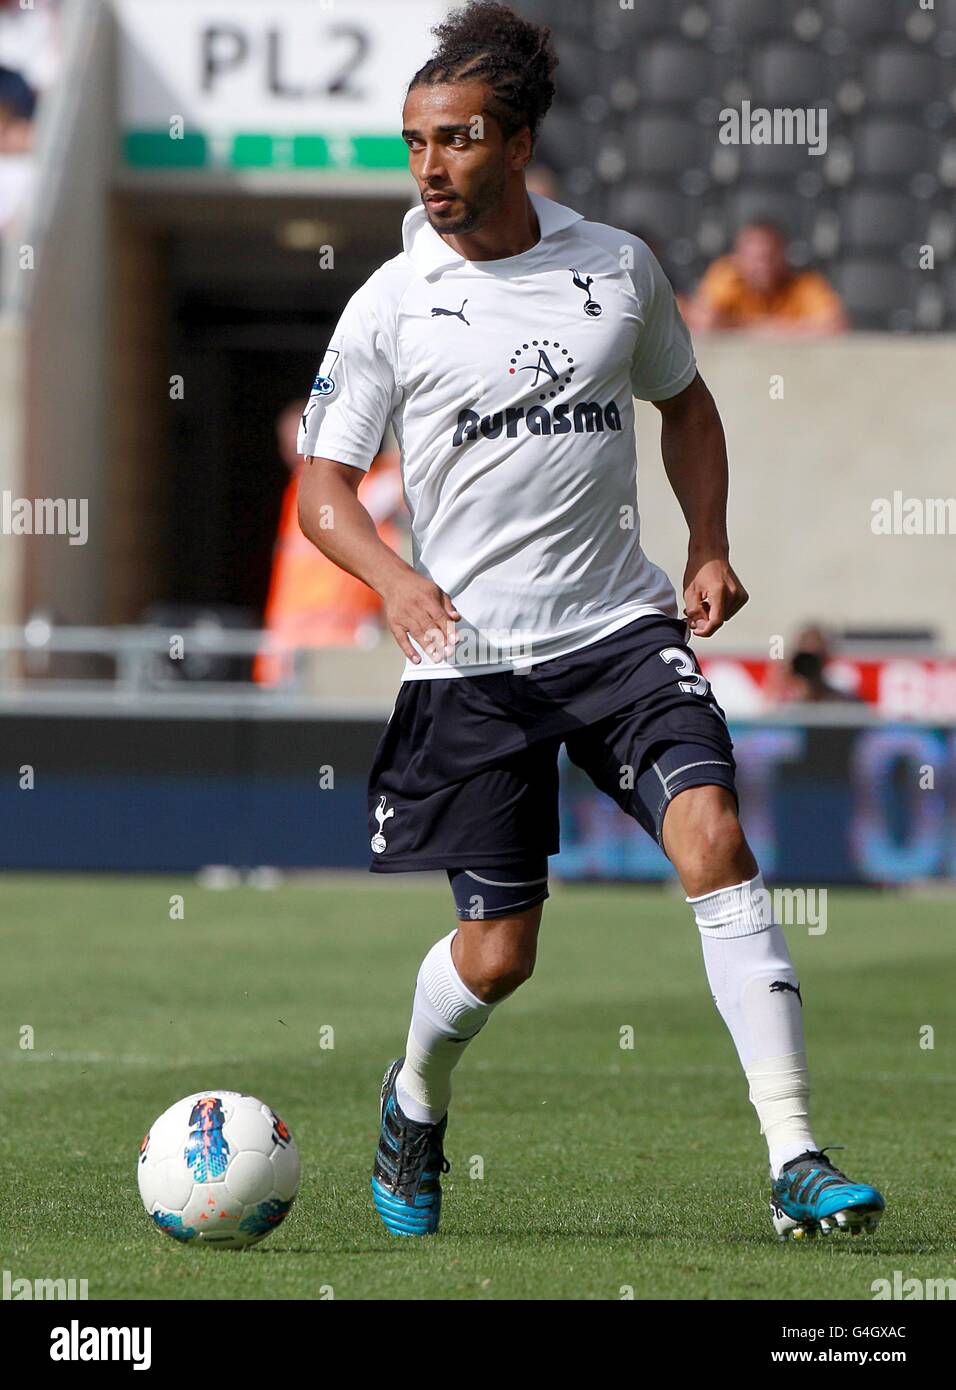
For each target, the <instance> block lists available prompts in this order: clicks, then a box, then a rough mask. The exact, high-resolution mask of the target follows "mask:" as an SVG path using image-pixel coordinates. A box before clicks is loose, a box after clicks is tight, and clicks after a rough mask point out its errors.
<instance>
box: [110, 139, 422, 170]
mask: <svg viewBox="0 0 956 1390" xmlns="http://www.w3.org/2000/svg"><path fill="white" fill-rule="evenodd" d="M223 143H224V145H225V148H226V149H227V150H228V157H227V159H226V167H227V168H232V169H276V170H284V169H404V168H405V166H406V161H407V157H408V152H407V150H406V149H405V143H404V141H403V140H401V139H400V138H399V137H398V136H397V135H353V136H341V135H334V136H324V135H274V134H270V133H269V132H264V131H242V132H240V133H238V134H236V135H234V136H232V138H231V140H228V139H227V141H225V142H223ZM123 154H124V158H125V160H126V163H127V164H129V165H132V166H133V167H134V168H137V169H203V168H209V167H211V166H212V165H213V164H215V163H216V162H217V161H216V160H214V159H213V156H212V142H211V140H210V139H209V137H208V136H207V135H205V134H189V135H186V136H184V138H183V139H182V140H173V139H171V138H170V136H169V132H168V131H166V130H130V131H127V132H126V133H125V135H124V137H123Z"/></svg>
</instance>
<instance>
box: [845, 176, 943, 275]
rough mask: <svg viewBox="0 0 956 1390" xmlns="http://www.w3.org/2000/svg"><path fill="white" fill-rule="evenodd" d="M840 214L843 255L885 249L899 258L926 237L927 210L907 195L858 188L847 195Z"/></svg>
mask: <svg viewBox="0 0 956 1390" xmlns="http://www.w3.org/2000/svg"><path fill="white" fill-rule="evenodd" d="M839 212H840V241H841V246H842V248H843V251H844V253H846V252H858V251H876V250H880V249H885V250H886V251H887V252H888V253H889V252H895V253H896V255H897V256H898V255H899V254H900V253H902V251H903V248H904V247H905V246H907V245H912V244H913V243H919V242H922V241H923V240H924V238H925V236H926V232H927V222H928V216H929V215H928V213H927V211H926V208H925V206H923V205H922V204H920V203H916V202H914V201H913V199H912V198H909V197H907V196H906V194H904V193H891V192H889V191H884V190H882V189H879V190H877V189H871V188H856V189H853V190H852V191H850V192H848V193H846V194H845V195H844V197H843V199H842V200H841V203H840V208H839ZM894 258H895V257H894Z"/></svg>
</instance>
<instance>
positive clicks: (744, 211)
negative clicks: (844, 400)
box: [516, 0, 956, 332]
mask: <svg viewBox="0 0 956 1390" xmlns="http://www.w3.org/2000/svg"><path fill="white" fill-rule="evenodd" d="M516 8H518V9H519V10H521V11H522V12H523V13H525V14H527V15H528V16H529V17H533V18H535V19H537V20H538V21H539V22H540V21H543V22H546V23H548V24H550V25H551V27H552V29H553V31H554V34H555V37H556V40H557V43H558V47H559V51H560V52H562V53H564V54H566V55H568V57H567V59H566V61H565V63H564V64H563V65H562V68H561V69H560V76H559V84H558V97H557V101H556V104H555V107H554V108H553V111H552V113H551V115H550V116H549V117H548V121H547V122H546V123H545V127H544V131H543V135H542V143H541V152H542V158H543V159H544V160H545V161H546V162H547V163H548V164H549V165H550V166H551V167H552V168H553V169H554V171H555V174H556V176H557V178H558V180H559V182H560V185H561V187H562V188H563V189H564V190H566V192H567V195H568V197H569V198H570V197H571V196H572V195H578V194H580V193H583V192H586V193H587V196H588V206H589V211H590V212H591V215H592V216H595V217H598V218H604V219H607V220H609V221H612V222H617V223H618V224H619V225H624V226H625V227H627V228H628V229H632V230H638V231H639V232H640V234H641V235H644V236H646V237H647V238H648V239H649V240H651V241H652V242H653V243H654V244H655V247H656V248H657V250H658V253H659V255H660V257H661V259H662V260H663V261H664V262H665V263H666V265H667V267H668V271H669V273H671V274H672V277H673V279H674V282H675V286H676V288H677V289H678V290H679V291H681V292H682V293H687V292H689V291H691V290H692V289H693V288H694V286H695V285H696V284H697V283H698V281H699V279H700V277H701V275H702V274H703V271H704V270H705V269H706V267H707V265H708V263H709V261H710V260H711V259H712V257H713V256H714V255H715V254H719V253H720V252H721V251H722V250H724V249H726V247H727V246H728V245H729V244H730V242H731V241H732V238H733V235H734V233H735V231H736V230H737V229H738V228H739V227H740V226H741V225H743V224H744V223H745V222H748V221H752V220H755V219H763V218H769V219H772V220H773V221H775V222H777V223H778V224H780V225H781V226H782V227H784V228H785V230H786V231H787V234H788V236H789V237H790V238H791V246H790V253H791V258H792V260H793V262H794V263H795V264H797V265H806V264H808V263H809V262H812V263H813V264H814V265H815V266H816V267H817V268H818V269H820V270H821V271H823V273H824V274H825V275H826V276H827V277H828V278H829V279H830V280H831V281H832V283H833V284H834V285H836V286H838V287H839V288H840V289H841V292H843V293H844V294H845V295H846V296H847V305H848V309H849V311H850V313H851V315H852V319H853V324H854V327H858V328H862V329H888V330H892V331H896V332H907V331H933V330H934V329H952V328H954V327H956V302H954V296H953V292H952V283H953V267H952V265H951V264H950V260H951V258H952V256H953V250H954V245H956V223H954V213H956V198H954V189H956V70H954V68H953V65H952V59H953V57H954V56H956V0H936V3H935V5H934V6H933V8H932V10H929V9H922V8H920V7H919V6H917V5H915V4H913V3H911V0H878V2H877V0H810V3H803V0H710V3H708V4H707V5H701V4H699V3H694V0H670V2H669V3H667V4H661V3H659V0H635V3H634V5H633V8H631V9H620V8H618V7H616V6H615V7H609V8H608V10H607V11H606V12H604V13H602V15H601V16H600V18H598V17H596V16H594V15H593V13H592V12H591V11H590V10H589V7H587V6H582V5H580V4H577V3H575V0H517V4H516ZM589 16H590V20H589V22H590V25H591V31H590V39H591V47H590V49H589V55H590V57H591V59H592V60H596V62H595V61H592V62H591V63H590V64H588V63H584V62H582V53H581V47H580V35H581V30H582V25H583V24H584V23H585V22H586V21H588V19H589ZM575 45H577V47H575ZM572 54H573V55H574V56H573V57H572V56H571V55H572ZM744 100H748V101H750V102H751V104H752V106H753V107H760V106H766V107H769V108H771V109H774V108H781V107H788V106H789V107H793V108H799V107H816V108H822V109H825V110H826V113H827V150H826V153H825V155H823V156H813V155H810V154H809V153H808V151H807V149H806V148H805V147H804V146H802V145H796V144H786V143H775V144H741V145H739V146H737V145H723V144H721V143H720V142H719V141H718V139H717V125H718V120H719V116H720V112H721V111H722V110H724V109H726V108H727V107H733V108H735V109H739V108H740V106H741V103H742V102H743V101H744ZM582 116H583V117H584V119H582ZM549 127H550V133H549ZM921 246H932V248H933V258H932V259H933V262H934V263H933V265H931V266H930V265H927V266H925V267H924V268H922V269H917V268H916V267H917V266H918V262H919V258H918V254H917V253H918V251H919V248H920V247H921ZM924 259H925V258H924Z"/></svg>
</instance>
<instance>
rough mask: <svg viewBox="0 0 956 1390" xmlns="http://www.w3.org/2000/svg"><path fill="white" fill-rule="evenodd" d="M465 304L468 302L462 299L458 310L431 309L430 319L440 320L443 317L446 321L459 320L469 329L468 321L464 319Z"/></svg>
mask: <svg viewBox="0 0 956 1390" xmlns="http://www.w3.org/2000/svg"><path fill="white" fill-rule="evenodd" d="M467 303H468V300H467V299H463V300H462V301H461V308H460V309H442V308H441V307H440V306H439V307H436V308H433V309H432V318H433V319H437V318H441V317H442V316H444V317H445V318H448V319H461V321H462V323H464V324H468V327H469V328H470V327H471V324H470V323H468V320H467V319H466V318H465V305H466V304H467Z"/></svg>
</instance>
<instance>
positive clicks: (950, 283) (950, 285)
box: [942, 265, 956, 331]
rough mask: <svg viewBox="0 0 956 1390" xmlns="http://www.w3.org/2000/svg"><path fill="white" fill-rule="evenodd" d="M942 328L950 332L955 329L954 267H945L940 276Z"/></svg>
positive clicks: (955, 296)
mask: <svg viewBox="0 0 956 1390" xmlns="http://www.w3.org/2000/svg"><path fill="white" fill-rule="evenodd" d="M942 281H943V305H944V312H945V316H946V317H945V320H944V327H945V328H948V329H949V330H950V331H952V330H953V329H954V328H956V265H950V266H947V267H946V270H945V272H944V273H943V276H942Z"/></svg>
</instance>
